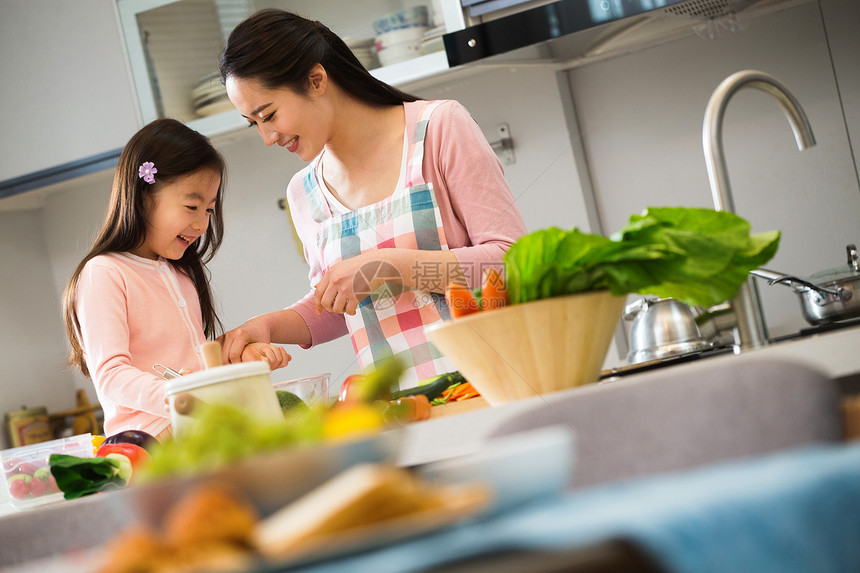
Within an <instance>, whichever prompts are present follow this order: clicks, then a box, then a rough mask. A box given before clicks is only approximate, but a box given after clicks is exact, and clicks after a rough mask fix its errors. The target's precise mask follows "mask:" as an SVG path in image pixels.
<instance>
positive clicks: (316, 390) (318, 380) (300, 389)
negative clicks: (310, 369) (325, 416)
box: [272, 372, 331, 409]
mask: <svg viewBox="0 0 860 573" xmlns="http://www.w3.org/2000/svg"><path fill="white" fill-rule="evenodd" d="M330 376H331V375H330V374H329V373H328V372H326V373H325V374H317V375H316V376H308V377H306V378H293V379H292V380H284V381H283V382H275V383H274V384H272V387H273V388H274V389H275V390H276V391H277V390H285V391H287V392H292V393H293V394H295V395H296V396H298V397H299V398H301V400H302V402H304V403H305V404H307V405H308V406H309V407H310V408H312V409H316V408H325V407H326V406H328V404H329V395H328V381H329V378H330Z"/></svg>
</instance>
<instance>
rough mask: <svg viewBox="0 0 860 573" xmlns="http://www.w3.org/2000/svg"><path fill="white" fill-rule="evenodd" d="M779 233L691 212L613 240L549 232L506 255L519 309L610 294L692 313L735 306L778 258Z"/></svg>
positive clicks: (657, 212) (650, 215) (646, 223)
mask: <svg viewBox="0 0 860 573" xmlns="http://www.w3.org/2000/svg"><path fill="white" fill-rule="evenodd" d="M779 238H780V233H779V231H769V232H765V233H758V234H750V225H749V223H748V222H747V221H746V220H744V219H743V218H742V217H739V216H738V215H736V214H734V213H728V212H725V211H714V210H712V209H697V208H687V207H660V208H654V207H651V208H648V209H646V210H645V211H643V212H642V213H641V214H639V215H633V216H632V217H630V220H629V222H628V223H627V225H626V226H624V228H622V229H621V230H620V231H618V232H617V233H615V234H613V235H612V236H611V237H609V238H607V237H603V236H601V235H592V234H588V233H583V232H581V231H579V230H578V229H572V230H570V231H564V230H562V229H559V228H557V227H550V228H548V229H542V230H540V231H536V232H534V233H530V234H528V235H525V236H523V237H521V238H520V239H519V240H518V241H517V242H516V243H514V244H513V245H512V246H511V248H510V249H509V250H508V252H507V253H506V254H505V259H504V261H505V271H506V274H507V288H508V295H509V297H510V302H511V304H521V303H525V302H529V301H533V300H540V299H545V298H550V297H555V296H562V295H566V294H573V293H577V292H584V291H593V290H604V289H608V290H609V291H611V292H612V293H613V294H615V295H626V294H632V293H635V294H650V295H656V296H660V297H666V298H674V299H677V300H680V301H681V302H684V303H686V304H689V305H694V306H696V305H699V306H713V305H715V304H719V303H721V302H723V301H726V300H728V299H730V298H732V297H733V296H734V295H735V294H736V293H737V292H738V289H739V288H740V287H741V285H742V284H743V283H744V281H745V280H746V278H747V276H748V273H749V271H751V270H753V269H755V268H758V267H760V266H762V265H764V264H765V263H766V262H767V261H769V260H770V259H771V258H773V256H774V255H775V254H776V250H777V247H778V246H779Z"/></svg>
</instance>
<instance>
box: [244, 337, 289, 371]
mask: <svg viewBox="0 0 860 573" xmlns="http://www.w3.org/2000/svg"><path fill="white" fill-rule="evenodd" d="M292 358H293V357H292V356H290V355H289V354H287V351H286V350H284V349H283V348H281V347H280V346H275V345H274V344H266V343H265V342H252V343H250V344H248V345H247V346H245V348H244V350H242V362H253V361H255V360H264V361H266V362H268V363H269V369H271V370H277V369H278V368H283V367H284V366H286V365H287V364H289V363H290V360H292Z"/></svg>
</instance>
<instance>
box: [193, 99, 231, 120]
mask: <svg viewBox="0 0 860 573" xmlns="http://www.w3.org/2000/svg"><path fill="white" fill-rule="evenodd" d="M234 109H236V108H234V107H233V104H232V103H231V102H230V100H229V99H224V100H220V101H216V102H213V103H210V104H206V105H204V106H201V107H195V108H194V113H196V114H197V115H198V116H200V117H206V116H209V115H215V114H218V113H224V112H225V111H232V110H234Z"/></svg>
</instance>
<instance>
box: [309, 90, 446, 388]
mask: <svg viewBox="0 0 860 573" xmlns="http://www.w3.org/2000/svg"><path fill="white" fill-rule="evenodd" d="M437 105H438V103H437V102H433V103H428V104H427V105H426V106H425V108H424V109H423V110H422V113H421V116H420V119H419V120H418V122H417V123H416V124H415V135H414V137H413V138H412V141H411V142H410V143H409V146H408V148H407V149H408V150H407V163H406V177H405V185H404V187H403V188H402V189H397V190H395V192H394V194H393V195H391V196H390V197H388V198H387V199H383V200H382V201H380V202H379V203H375V204H373V205H368V206H366V207H362V208H360V209H356V210H354V211H350V212H348V213H345V214H335V213H333V211H332V209H331V207H330V205H329V204H328V201H327V200H326V198H325V196H324V195H323V191H322V189H321V187H320V182H319V181H318V179H317V173H318V171H317V168H318V165H317V163H318V162H319V161H320V160H321V156H320V158H318V159H317V160H316V163H315V164H314V168H313V169H309V170H308V172H307V174H306V176H305V178H304V187H305V193H306V194H307V199H308V202H309V203H310V206H311V213H312V215H313V217H314V220H315V221H317V222H318V223H319V224H320V226H319V230H318V231H317V242H318V245H319V248H320V252H321V253H322V259H323V260H322V263H323V266H324V267H325V269H326V270H328V269H329V268H330V267H331V266H332V265H334V264H335V263H337V262H338V261H341V260H344V259H349V258H351V257H355V256H357V255H359V254H361V253H365V252H369V251H375V250H377V249H386V248H408V249H419V250H447V249H448V244H447V242H446V240H445V231H444V229H443V228H442V217H441V215H440V213H439V207H438V205H437V203H436V196H435V194H434V192H433V184H432V183H430V182H425V180H424V175H423V173H422V166H423V159H424V136H425V134H426V131H427V122H428V121H429V119H430V114H431V113H433V110H434V109H435V108H436V106H437ZM416 271H418V272H422V273H428V272H438V273H442V272H444V269H441V268H439V269H416ZM395 274H396V270H395V269H394V267H389V266H386V265H383V264H381V263H368V264H367V265H365V267H363V268H361V269H360V270H359V272H358V274H357V275H356V282H357V283H359V282H362V281H364V283H365V284H369V283H370V281H371V280H372V279H374V278H377V279H378V278H383V279H385V278H390V279H392V280H390V281H385V282H384V283H383V284H382V285H381V286H380V287H378V288H377V289H376V290H374V291H373V292H372V293H371V294H370V296H366V297H365V298H364V299H363V300H362V301H361V302H360V303H359V305H358V309H357V310H356V313H355V316H350V315H348V314H347V315H344V316H345V318H346V324H347V328H348V330H349V333H350V336H351V338H352V345H353V348H354V349H355V353H356V356H357V357H358V362H359V365H360V366H361V368H362V370H364V369H365V368H367V367H368V366H369V365H371V364H373V363H375V362H377V361H378V360H380V359H382V358H385V357H388V356H392V355H394V356H396V357H397V358H398V359H399V360H400V361H401V363H402V364H403V365H404V366H405V367H406V372H405V373H404V375H403V377H402V378H401V381H400V385H401V387H403V388H409V387H413V386H415V385H416V384H417V382H418V381H419V380H423V379H425V378H429V377H431V376H435V375H437V374H444V373H446V372H453V371H454V370H456V369H457V368H456V366H454V365H453V364H452V363H451V362H450V361H449V360H448V359H446V358H445V357H444V356H442V354H441V353H440V352H439V351H438V350H437V349H436V348H435V347H434V346H433V345H432V344H431V343H430V341H428V340H427V337H426V335H425V334H424V326H426V325H429V324H433V323H435V322H438V321H440V320H442V319H447V318H449V316H450V314H449V312H448V304H447V302H446V301H445V296H444V295H442V294H439V293H432V292H427V291H419V290H416V289H411V288H407V287H404V286H403V284H402V283H401V282H400V280H399V279H400V277H399V276H394V275H395Z"/></svg>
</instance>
